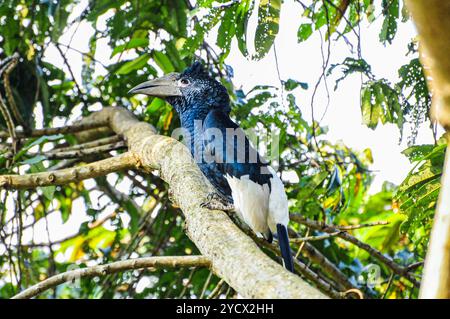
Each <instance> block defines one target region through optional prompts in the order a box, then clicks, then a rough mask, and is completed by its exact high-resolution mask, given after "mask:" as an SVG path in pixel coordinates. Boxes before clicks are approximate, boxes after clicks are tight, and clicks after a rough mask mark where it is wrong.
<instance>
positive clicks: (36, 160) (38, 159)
mask: <svg viewBox="0 0 450 319" xmlns="http://www.w3.org/2000/svg"><path fill="white" fill-rule="evenodd" d="M43 160H45V156H44V155H38V156H34V157H31V158H29V159H26V160H24V161H22V162H21V164H28V165H33V164H36V163H39V162H42V161H43Z"/></svg>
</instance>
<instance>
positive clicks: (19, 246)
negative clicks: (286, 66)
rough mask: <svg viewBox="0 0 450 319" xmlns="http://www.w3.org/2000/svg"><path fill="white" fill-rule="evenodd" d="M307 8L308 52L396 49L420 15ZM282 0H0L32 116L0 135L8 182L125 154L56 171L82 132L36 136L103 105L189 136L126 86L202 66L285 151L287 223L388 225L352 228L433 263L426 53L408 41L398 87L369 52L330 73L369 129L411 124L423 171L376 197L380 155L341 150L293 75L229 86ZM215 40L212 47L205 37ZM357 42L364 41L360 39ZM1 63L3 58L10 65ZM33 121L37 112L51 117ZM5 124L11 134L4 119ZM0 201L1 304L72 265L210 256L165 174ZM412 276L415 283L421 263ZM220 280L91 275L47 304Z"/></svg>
mask: <svg viewBox="0 0 450 319" xmlns="http://www.w3.org/2000/svg"><path fill="white" fill-rule="evenodd" d="M304 2H305V3H304ZM304 2H303V1H298V3H299V8H300V9H301V12H302V19H301V22H300V21H299V24H298V26H296V28H298V41H299V42H306V43H308V40H309V38H310V37H312V36H314V35H316V34H318V33H320V36H323V40H324V41H328V43H330V41H349V42H351V41H353V42H354V45H356V46H358V47H359V41H360V35H361V34H360V33H361V30H360V28H359V26H360V24H362V23H373V22H374V21H376V20H377V19H382V21H383V23H382V26H381V29H380V30H379V40H380V42H381V43H383V44H385V45H389V44H390V43H392V42H393V41H395V39H396V38H395V36H396V32H397V25H398V24H399V23H402V22H405V21H407V20H408V19H409V17H408V13H407V12H406V9H405V7H404V5H403V3H402V1H400V0H391V1H389V0H383V1H381V2H380V3H378V2H374V1H370V0H359V1H348V0H326V1H304ZM306 2H307V3H306ZM283 5H284V3H283V2H282V1H280V0H260V1H252V0H243V1H211V0H201V1H196V2H195V4H193V2H190V1H181V0H163V1H153V0H152V1H141V0H127V1H125V0H118V1H108V0H90V1H79V0H55V1H49V0H41V1H35V0H6V1H2V2H1V4H0V62H2V61H7V60H8V58H10V57H11V56H13V54H14V53H15V52H17V53H18V54H19V56H20V61H19V63H18V64H17V66H16V67H15V68H14V69H13V70H12V71H11V74H10V76H9V78H10V88H11V89H12V97H13V100H14V101H15V104H16V108H17V109H18V113H19V114H21V116H22V120H23V121H20V119H19V118H15V117H14V118H13V121H14V123H15V124H16V127H18V126H21V130H18V131H20V132H23V133H24V135H23V136H25V137H26V138H25V137H20V136H19V137H17V138H10V137H7V134H6V135H2V137H1V148H0V165H1V166H0V173H1V174H6V173H19V172H20V173H21V174H24V173H32V172H41V171H47V170H51V169H54V168H58V167H62V166H64V165H77V164H79V163H85V162H90V161H93V160H97V159H102V158H105V157H110V156H112V155H114V154H116V153H114V152H121V150H120V148H119V149H118V150H114V151H113V153H111V152H102V153H96V154H92V155H89V156H82V157H77V158H75V159H65V160H63V161H61V160H60V159H52V157H51V156H48V155H49V150H51V149H54V148H64V147H66V148H67V147H71V146H74V145H76V144H77V143H78V142H79V138H80V136H78V135H77V134H57V135H45V136H42V137H29V136H27V135H26V133H27V132H30V131H31V130H33V129H34V128H37V127H52V126H55V125H64V124H69V123H72V122H73V121H74V120H75V118H76V117H77V116H79V115H87V114H90V113H91V112H93V111H95V110H96V109H98V108H99V107H100V106H101V105H103V106H108V105H112V106H114V105H121V106H125V107H126V108H128V109H129V110H131V111H132V112H133V113H134V114H136V115H137V116H138V117H139V118H140V119H141V120H144V121H147V122H149V123H151V124H153V125H154V126H155V127H156V128H157V130H158V131H159V133H160V134H165V135H170V133H171V132H172V131H173V130H174V129H175V128H177V127H178V126H179V119H178V117H177V114H176V113H175V112H174V110H173V109H172V108H171V106H170V105H168V104H167V103H165V102H164V101H162V100H160V99H158V98H142V97H130V96H129V95H128V94H127V92H128V90H129V89H131V87H132V86H133V85H134V84H137V83H140V82H143V81H145V80H147V79H149V78H153V77H156V76H158V75H162V74H164V73H168V72H173V71H182V70H183V69H185V68H186V67H187V66H188V65H190V64H191V63H192V62H193V61H194V60H196V59H202V60H204V61H205V62H206V64H207V65H208V68H209V72H210V73H211V75H214V76H216V77H217V78H218V79H220V81H221V82H222V83H223V84H224V85H225V86H226V87H227V89H228V91H229V94H230V96H231V98H232V104H233V113H232V115H233V117H234V119H236V121H238V122H239V123H240V124H241V126H242V127H244V128H245V129H248V130H249V131H248V132H249V134H250V137H251V138H252V137H253V138H255V139H260V140H264V138H267V141H269V144H268V146H267V148H266V149H265V150H262V151H266V152H265V153H266V154H265V155H266V156H267V157H268V158H271V159H277V154H279V155H280V156H279V162H278V163H277V164H278V166H279V170H280V171H281V172H282V175H281V176H282V177H283V179H284V181H285V183H286V191H287V194H288V197H289V200H290V212H291V213H297V214H301V215H302V216H305V217H308V218H310V219H313V220H316V221H320V222H326V223H328V224H334V225H346V226H349V225H356V224H364V223H370V222H375V221H387V222H389V223H388V224H385V225H380V226H374V227H367V228H361V229H357V230H353V231H351V233H352V234H353V235H354V236H355V237H357V238H358V239H359V240H361V241H362V242H365V243H367V244H369V245H370V246H371V247H373V248H374V249H377V250H379V251H381V252H382V253H383V254H385V255H386V256H389V257H390V258H392V259H393V260H394V261H395V262H396V263H398V264H399V265H402V266H405V267H406V266H408V265H411V264H414V263H417V262H421V261H423V259H424V256H425V252H426V244H427V239H428V237H429V232H430V228H431V220H432V217H433V211H434V207H435V203H436V198H437V194H438V192H439V188H440V185H439V177H440V174H441V167H442V163H443V157H444V149H445V147H444V145H443V143H441V142H437V143H436V145H414V143H415V137H416V135H417V128H418V127H419V125H420V124H421V123H423V122H426V121H428V111H429V108H430V100H431V99H430V93H429V92H428V88H427V86H426V83H425V78H424V74H423V70H422V66H421V64H420V61H419V60H418V58H417V54H418V53H417V49H416V47H417V43H416V42H411V44H410V46H409V47H408V51H409V54H410V55H411V61H410V62H409V63H408V64H406V65H404V66H402V67H401V68H400V69H399V70H398V75H399V76H398V78H399V81H398V82H397V83H390V82H389V81H388V80H386V79H383V78H379V77H377V75H376V74H373V73H372V71H371V67H370V63H369V62H368V61H366V60H365V59H364V57H363V56H362V55H361V52H360V50H357V51H358V52H356V54H355V55H354V56H349V57H348V58H346V59H345V60H344V61H343V62H342V63H340V64H333V65H330V66H329V67H328V68H326V69H325V70H323V71H324V73H326V75H327V76H329V75H331V74H332V73H336V72H338V71H339V70H340V72H342V76H341V77H340V78H339V79H338V80H337V82H336V86H335V90H338V89H339V86H338V84H339V82H340V81H345V79H346V77H347V76H351V75H353V74H359V75H360V76H361V109H360V110H354V111H355V112H361V118H362V121H363V123H364V124H365V125H367V126H368V127H369V128H371V129H376V128H377V126H378V125H380V124H385V123H394V124H396V125H397V126H398V128H399V130H400V131H403V130H404V128H405V126H409V127H410V128H411V129H410V130H411V133H410V136H408V141H409V144H410V147H409V148H408V149H406V150H405V151H404V154H405V155H406V156H407V157H408V158H409V159H410V161H411V162H413V163H415V167H414V169H413V170H412V171H411V172H410V174H409V175H408V177H407V178H406V179H405V180H404V181H403V182H402V184H401V185H399V186H396V185H392V184H389V183H386V184H385V185H384V187H383V189H382V191H381V192H379V193H377V194H373V195H371V194H369V193H368V189H369V186H370V184H371V181H372V179H373V177H374V173H373V172H371V171H370V169H369V168H370V164H371V163H372V154H371V151H370V149H365V150H362V151H357V150H352V149H350V148H348V147H347V146H345V145H342V144H333V143H331V142H329V141H327V140H326V138H325V137H324V134H325V133H326V131H327V128H326V127H321V126H320V125H319V124H318V123H317V122H311V121H310V120H309V119H306V118H305V117H304V116H303V114H302V112H301V107H300V106H301V105H305V104H307V101H298V100H297V98H296V95H295V92H299V91H301V90H310V89H311V87H312V83H308V84H307V83H303V82H301V81H300V80H299V79H288V80H286V81H282V84H281V86H280V87H278V88H277V87H268V86H261V85H260V86H256V87H255V88H253V89H252V90H249V91H248V92H244V91H242V90H241V89H238V88H236V87H235V86H234V85H233V70H232V67H231V66H229V65H227V64H226V58H227V56H228V54H229V53H230V50H231V46H232V43H233V41H234V42H235V43H237V46H238V48H239V50H240V52H241V54H242V55H244V56H246V57H248V59H255V60H258V59H261V58H263V57H264V56H265V55H266V54H268V52H270V50H272V49H273V44H274V41H275V39H276V37H277V33H278V29H279V22H280V12H281V10H282V8H283ZM75 9H77V10H75ZM73 12H77V14H73ZM252 14H257V27H256V29H255V31H254V32H255V34H254V43H253V44H252V46H254V47H255V53H254V54H251V53H249V47H250V45H249V43H248V41H249V40H248V39H249V38H250V37H249V34H248V33H249V32H250V31H249V29H248V25H249V19H250V17H251V15H252ZM80 25H88V26H89V27H90V28H91V30H92V34H90V35H89V37H86V39H85V40H86V47H87V48H88V50H87V51H83V50H80V49H79V48H77V47H73V46H72V44H71V43H70V42H68V43H67V42H64V43H63V42H61V36H62V35H64V34H67V33H68V32H76V30H77V28H79V26H80ZM212 30H215V31H216V34H217V37H216V39H214V40H213V41H212V42H211V43H209V42H208V41H210V40H209V39H210V38H209V37H208V36H210V35H211V34H214V33H213V31H212ZM350 36H352V37H353V39H354V40H349V37H350ZM100 48H101V50H109V51H110V52H111V55H110V59H109V62H108V63H107V64H105V63H104V62H101V61H99V60H98V59H97V58H96V57H97V56H98V54H99V52H98V51H99V50H100ZM48 50H54V51H55V50H56V52H58V53H59V55H60V58H61V59H62V61H63V66H62V67H61V66H60V65H59V64H58V63H56V62H55V61H51V60H49V59H48V58H47V55H46V52H48ZM69 52H70V53H76V54H79V56H80V57H81V61H82V65H81V81H79V80H78V79H77V77H76V76H75V77H74V70H73V65H71V64H70V63H69V61H68V60H67V58H66V56H67V54H68V53H69ZM4 65H6V62H5V64H2V65H0V69H1V68H2V67H3V66H4ZM2 84H4V85H1V86H0V94H1V96H2V97H3V98H6V96H8V92H7V85H6V83H5V81H4V80H3V81H2ZM8 101H9V99H8ZM8 101H6V100H5V103H8ZM9 104H10V103H9ZM36 114H42V118H40V117H37V116H36ZM0 126H1V127H2V130H3V131H5V132H8V131H7V123H6V122H5V120H4V118H3V117H0ZM270 133H272V136H277V139H278V140H277V142H278V143H274V144H273V145H272V144H270V141H271V142H273V139H272V140H271V139H269V138H268V137H270V136H271V135H270ZM275 133H276V134H275ZM380 143H382V141H380ZM0 195H1V200H0V225H1V226H2V228H1V231H0V237H1V242H0V297H1V298H7V297H11V296H13V295H14V294H15V293H17V292H18V291H20V290H22V289H24V288H26V287H28V286H31V285H33V284H35V283H37V282H39V281H41V280H42V279H44V278H47V277H49V276H52V275H54V274H57V273H60V272H63V271H66V270H67V268H68V267H73V265H76V267H86V266H88V265H91V264H100V263H106V262H111V261H116V260H120V259H124V258H130V257H137V256H151V255H167V256H170V255H185V254H198V253H199V252H198V250H197V248H196V247H195V245H194V244H193V243H192V242H191V241H190V240H189V238H188V237H187V236H186V235H185V232H184V230H183V219H182V216H181V215H180V212H179V210H178V208H177V207H176V206H175V205H174V204H172V203H171V201H170V192H169V188H168V185H166V184H165V183H164V182H162V181H161V179H160V178H159V177H158V176H157V175H155V174H146V175H144V174H140V173H138V172H134V171H127V172H124V173H117V174H112V175H110V176H108V177H101V178H96V179H95V180H88V181H83V182H79V183H76V184H75V183H72V184H69V185H67V186H48V187H39V188H37V189H34V190H25V191H7V190H1V192H0ZM80 210H81V211H80ZM84 212H85V214H84ZM77 216H84V217H82V218H81V219H80V218H78V219H77ZM71 220H73V222H72V224H73V223H77V225H76V228H77V230H76V231H75V232H73V233H70V234H66V235H65V236H64V237H62V238H58V239H57V240H54V237H53V235H52V232H53V231H54V229H50V228H51V227H50V226H51V224H52V223H53V224H55V223H60V224H61V225H60V226H61V227H63V226H65V225H69V224H71V223H70V222H71ZM49 225H50V226H49ZM291 227H292V229H293V230H294V231H295V232H296V233H297V234H298V236H300V237H305V236H312V235H314V236H317V235H323V233H322V232H320V231H317V230H312V229H309V228H307V227H305V226H304V225H301V224H297V223H294V222H292V223H291ZM72 228H73V227H72ZM33 232H40V233H41V234H42V233H43V234H46V235H45V236H44V237H45V238H44V239H40V240H35V238H34V237H33V235H32V234H33ZM47 235H48V237H47ZM41 237H42V236H41ZM311 245H313V247H315V248H316V249H317V250H318V251H319V252H320V253H321V254H322V255H323V256H324V257H325V258H327V259H328V260H329V261H330V262H331V263H333V264H334V265H335V266H336V267H337V268H338V269H339V270H340V271H341V272H342V273H344V274H345V276H347V277H348V278H349V281H350V282H351V283H352V284H353V285H354V286H355V287H357V288H358V289H360V290H361V291H362V292H363V293H364V294H365V295H366V296H370V297H376V298H406V297H413V298H414V297H417V293H418V289H417V288H414V287H413V286H412V284H411V282H409V281H408V280H407V279H405V278H403V277H401V276H400V275H399V274H396V273H394V272H392V269H390V268H389V267H388V266H386V265H385V264H384V263H382V262H380V261H379V260H378V259H376V258H375V257H374V256H373V255H372V254H370V253H368V252H367V251H365V250H363V249H361V248H360V247H357V246H355V245H352V244H349V243H348V242H346V241H344V240H343V239H341V238H336V237H330V238H327V239H324V240H321V241H312V242H311ZM301 247H302V245H301V244H292V248H293V250H294V252H297V251H299V252H301V253H300V254H299V255H298V258H299V259H300V260H301V261H303V262H305V263H307V264H309V263H308V256H306V255H305V254H304V250H302V248H301ZM267 253H268V254H269V255H270V256H272V257H273V258H277V257H276V256H274V255H273V253H272V252H270V251H267ZM310 267H311V269H312V270H313V271H315V272H316V273H318V274H320V276H321V277H323V278H324V280H326V281H327V282H330V283H331V284H332V286H336V283H335V282H333V278H332V277H331V276H330V275H329V274H327V273H326V270H324V268H323V266H322V265H321V264H320V263H317V262H311V264H310ZM411 271H412V272H414V273H415V274H416V275H417V276H420V273H421V266H419V267H416V268H414V269H412V270H411ZM219 281H220V278H218V277H217V276H215V275H213V274H211V273H210V271H209V270H207V269H195V268H194V269H184V270H179V271H173V270H164V269H161V270H142V271H133V272H125V273H120V274H114V275H108V276H105V277H103V278H96V279H94V280H84V279H82V280H81V281H80V283H79V285H78V286H77V285H73V284H70V283H68V284H63V285H60V286H58V287H57V288H55V289H54V290H51V291H47V292H45V293H43V294H41V295H40V297H42V298H48V297H55V298H109V297H115V298H124V297H133V298H148V297H159V298H166V297H171V298H178V297H182V298H191V297H197V298H198V297H205V296H207V295H209V294H210V293H211V292H212V291H213V290H214V288H215V287H216V286H217V284H218V282H219ZM312 284H315V283H312ZM220 292H221V294H222V296H225V297H227V298H231V297H233V296H234V294H235V292H234V291H233V289H232V288H230V287H228V286H227V285H226V284H225V285H224V286H223V287H221V290H220Z"/></svg>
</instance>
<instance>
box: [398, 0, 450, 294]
mask: <svg viewBox="0 0 450 319" xmlns="http://www.w3.org/2000/svg"><path fill="white" fill-rule="evenodd" d="M407 5H408V9H409V10H410V11H411V14H412V17H413V20H414V22H415V23H416V26H417V29H418V31H419V35H420V51H421V56H420V58H421V61H422V64H423V65H424V69H425V73H426V75H427V79H428V85H429V87H430V89H431V91H432V94H433V101H432V110H431V115H432V116H433V118H434V119H435V120H436V121H438V122H439V123H440V124H441V125H442V126H443V127H444V128H445V129H446V130H447V141H448V145H450V139H449V134H450V133H449V132H450V59H449V52H450V19H449V17H450V2H449V1H442V0H428V1H423V0H408V1H407ZM443 172H444V173H443V175H442V180H441V184H442V188H441V192H440V195H439V200H438V204H437V208H436V213H435V217H434V224H433V230H432V232H431V238H430V244H429V246H428V252H427V256H426V260H425V267H424V275H423V280H422V285H421V289H420V298H450V147H449V146H447V154H446V159H445V164H444V170H443Z"/></svg>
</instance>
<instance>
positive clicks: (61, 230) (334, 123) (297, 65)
mask: <svg viewBox="0 0 450 319" xmlns="http://www.w3.org/2000/svg"><path fill="white" fill-rule="evenodd" d="M87 3H88V1H87V0H82V1H81V3H80V4H79V5H78V6H77V7H76V8H75V9H74V10H73V11H72V14H71V18H75V17H77V16H78V14H79V13H80V12H81V10H82V9H83V8H84V7H85V6H86V5H87ZM301 12H302V8H301V6H300V5H299V4H298V3H294V2H293V1H285V3H284V4H283V6H282V10H281V19H280V21H281V23H280V31H279V34H278V36H277V38H276V49H277V56H278V62H279V68H280V73H281V78H282V79H283V80H287V79H289V78H292V79H296V80H299V81H302V82H307V83H308V84H309V87H310V88H309V89H308V90H306V91H302V90H296V92H297V93H296V95H297V96H296V97H297V101H298V103H299V104H300V106H301V108H302V112H303V114H304V116H305V118H306V119H310V118H311V112H310V100H311V95H312V91H313V87H314V84H315V83H316V81H317V79H318V78H319V76H320V72H321V66H322V57H321V52H320V38H319V34H317V33H314V35H313V36H312V37H311V38H310V39H308V40H307V41H306V42H304V43H301V44H298V43H297V35H296V34H297V29H298V26H299V25H300V23H302V21H301V19H302V18H301ZM112 14H113V13H112V12H109V13H106V14H105V15H104V17H102V18H101V19H100V21H99V22H98V23H97V26H98V27H99V28H105V27H106V25H105V21H106V19H107V17H109V16H111V15H112ZM256 19H257V16H256V15H253V16H252V17H251V19H250V23H249V28H248V37H249V39H250V41H249V42H251V39H253V35H254V30H255V28H256ZM381 23H382V19H381V18H380V19H378V20H377V21H376V22H374V23H373V24H371V25H366V24H363V25H362V26H361V35H362V55H363V57H364V58H365V59H366V61H367V62H368V63H369V64H370V65H371V66H372V72H373V73H374V74H375V76H376V77H378V78H380V77H385V78H387V79H388V80H390V81H396V80H397V70H398V68H399V67H400V66H402V65H403V64H405V63H407V62H409V60H410V57H406V56H405V54H406V52H407V44H408V43H409V42H410V40H411V38H412V37H414V36H415V34H416V31H415V29H414V27H413V25H412V23H411V22H408V23H402V24H399V29H398V32H397V35H396V37H395V40H394V42H393V44H392V45H389V46H387V47H384V46H383V45H382V44H380V42H379V41H378V33H379V31H380V28H381ZM92 34H93V29H92V28H91V27H90V26H89V24H87V23H81V24H80V25H79V26H78V27H77V24H74V26H73V27H72V28H71V29H70V30H68V32H66V33H65V34H64V35H63V36H62V37H61V39H60V43H64V44H68V43H69V42H70V41H71V46H72V47H74V48H76V49H78V50H80V51H83V52H87V51H88V40H89V38H90V36H91V35H92ZM215 37H216V32H215V30H213V31H212V32H211V34H210V36H209V43H211V44H213V43H215ZM353 40H354V39H353ZM151 43H153V41H151ZM354 43H355V44H356V41H354ZM97 48H98V49H97V53H96V59H98V60H100V61H102V62H103V63H104V64H109V63H111V62H115V61H116V60H110V58H109V57H110V55H111V50H110V49H109V48H108V47H107V39H102V40H100V43H98V45H97ZM250 49H251V48H250ZM351 55H352V54H351V52H350V51H349V47H348V46H347V45H346V44H345V43H344V42H343V41H342V40H341V41H339V42H332V45H331V59H330V64H333V63H338V62H342V61H343V60H344V58H345V57H347V56H351ZM133 56H135V55H125V56H124V57H123V58H131V57H133ZM45 57H46V58H47V59H48V60H49V61H51V62H52V63H54V64H56V65H58V66H60V67H63V68H64V69H65V67H64V63H63V60H62V59H61V57H60V55H59V53H58V51H57V50H56V49H55V48H52V47H50V48H49V49H47V51H46V53H45ZM116 58H117V56H116V57H115V59H116ZM67 59H68V61H69V63H70V65H71V66H72V69H73V71H74V73H75V77H76V78H77V81H80V82H81V65H82V57H81V55H80V54H79V53H77V52H75V51H72V50H68V51H67ZM226 63H227V64H228V65H230V66H232V68H233V69H234V74H235V78H234V79H233V81H234V84H235V85H236V86H237V87H242V88H243V89H244V91H248V90H249V89H251V88H253V86H255V85H257V84H270V85H274V86H279V85H280V83H279V79H278V75H277V71H276V64H275V59H274V54H273V50H272V51H271V52H270V54H268V55H267V56H266V57H265V58H264V59H263V60H261V61H251V60H247V59H246V58H245V57H243V56H242V55H241V53H240V51H239V50H238V48H237V45H236V41H235V40H234V41H233V46H232V50H231V53H230V55H229V57H228V58H227V59H226ZM66 71H67V70H66ZM97 73H98V74H101V73H102V74H104V73H105V70H103V69H102V68H101V67H100V66H98V69H97ZM339 76H340V72H339V71H336V72H335V73H334V75H333V77H332V78H330V79H328V86H329V88H330V105H329V108H328V111H327V112H326V114H325V116H324V118H323V121H322V122H321V125H326V126H328V128H329V132H328V135H327V138H328V139H329V140H331V141H333V142H337V141H342V142H343V143H344V144H346V145H348V146H350V147H352V148H354V149H355V150H360V151H362V150H364V149H365V148H370V149H371V150H372V153H373V157H374V164H373V165H372V167H371V169H372V170H374V171H376V178H375V180H374V183H373V185H372V188H371V190H370V192H371V193H374V192H377V191H379V190H380V189H381V185H382V183H383V182H384V181H390V182H393V183H396V184H399V183H400V182H401V181H402V180H403V178H404V177H405V176H406V174H407V172H408V171H409V169H410V168H411V165H410V164H409V162H408V161H407V159H406V158H405V157H404V156H403V155H402V154H401V151H402V150H403V149H405V148H406V141H404V142H403V143H402V144H401V145H399V143H398V142H399V136H400V135H399V131H398V129H397V127H396V126H394V125H385V126H379V127H377V129H376V130H371V129H369V128H367V127H365V126H364V125H362V124H361V113H360V108H359V88H360V78H359V76H358V75H353V76H350V77H348V78H347V79H346V80H344V81H342V82H341V83H340V86H339V89H338V90H337V91H336V92H334V91H333V87H334V81H335V79H336V78H337V77H339ZM326 104H327V98H326V92H325V90H324V87H323V86H321V87H320V89H319V91H318V93H317V95H316V99H315V110H314V112H315V118H316V119H320V118H321V117H322V114H323V113H324V111H325V106H326ZM98 107H99V106H94V107H93V109H96V108H98ZM79 114H80V111H79V109H77V110H74V112H73V115H74V116H73V117H74V118H75V117H76V116H77V115H79ZM38 115H39V114H38ZM63 124H64V123H63V122H62V121H61V120H58V119H55V121H54V123H53V125H54V126H60V125H63ZM407 134H408V132H405V136H407ZM405 140H406V139H405ZM432 141H433V140H432V135H431V131H430V130H429V129H428V127H427V125H425V126H424V127H423V128H422V129H421V130H420V131H419V135H418V138H417V142H418V143H432ZM108 179H114V177H113V176H109V177H108ZM87 184H88V185H92V186H93V183H92V182H90V181H87ZM128 186H129V185H128ZM128 186H127V185H123V184H122V185H120V184H119V186H118V188H119V190H120V191H123V192H125V193H127V192H128V191H129V190H128ZM99 195H100V193H99V192H98V191H92V194H91V199H92V201H93V202H94V203H97V204H98V207H101V206H103V205H104V204H106V203H105V202H104V201H107V199H106V198H103V199H100V201H97V199H98V196H99ZM10 205H11V204H10ZM10 205H8V206H9V207H11V206H10ZM114 209H115V207H114V206H110V207H108V209H107V210H106V212H105V213H104V214H102V216H103V215H107V214H109V213H111V211H113V210H114ZM100 217H101V216H100ZM86 220H88V218H87V216H86V214H85V207H84V204H83V203H82V201H81V200H79V201H78V202H77V201H76V202H74V205H73V214H72V215H71V217H70V218H69V221H68V222H67V223H65V224H62V221H61V218H60V215H59V214H51V215H50V217H49V228H50V233H51V234H52V237H51V240H52V241H53V240H58V239H60V238H64V237H66V236H68V235H70V234H73V233H75V232H77V230H78V227H79V225H80V223H81V222H84V221H86ZM106 225H107V224H106ZM31 236H34V238H35V240H37V241H38V242H40V241H47V240H48V239H47V238H46V230H45V224H44V223H43V222H40V223H37V226H36V228H35V231H34V234H31V233H30V232H28V233H27V232H25V238H24V241H25V242H26V241H27V240H29V239H31Z"/></svg>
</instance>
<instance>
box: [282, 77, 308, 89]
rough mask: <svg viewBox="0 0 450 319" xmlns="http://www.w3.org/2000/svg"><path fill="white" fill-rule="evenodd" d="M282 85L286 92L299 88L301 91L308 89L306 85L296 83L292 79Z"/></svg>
mask: <svg viewBox="0 0 450 319" xmlns="http://www.w3.org/2000/svg"><path fill="white" fill-rule="evenodd" d="M283 84H284V87H285V89H286V91H288V92H289V91H293V90H295V89H296V88H298V87H299V86H300V87H301V88H302V89H303V90H307V89H308V83H305V82H300V81H296V80H293V79H289V80H287V81H286V82H284V83H283Z"/></svg>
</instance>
